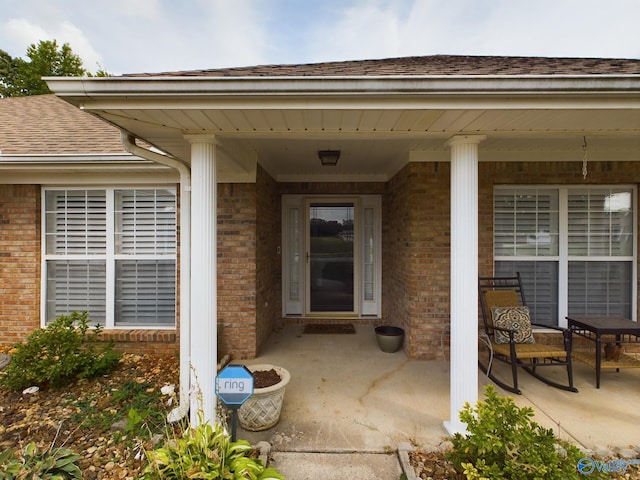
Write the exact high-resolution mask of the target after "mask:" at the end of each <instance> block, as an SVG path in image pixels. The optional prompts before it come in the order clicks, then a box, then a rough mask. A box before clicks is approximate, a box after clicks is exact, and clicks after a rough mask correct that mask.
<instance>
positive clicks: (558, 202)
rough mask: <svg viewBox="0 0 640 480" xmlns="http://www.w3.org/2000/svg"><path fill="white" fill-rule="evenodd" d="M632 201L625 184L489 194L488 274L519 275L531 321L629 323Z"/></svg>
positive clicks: (631, 309)
mask: <svg viewBox="0 0 640 480" xmlns="http://www.w3.org/2000/svg"><path fill="white" fill-rule="evenodd" d="M634 198H635V191H634V189H633V188H631V187H611V188H609V187H590V188H584V187H557V188H550V187H510V188H509V187H498V188H496V189H495V191H494V260H495V272H496V275H510V274H514V273H515V272H520V274H521V275H522V279H523V283H524V288H525V293H526V296H527V303H528V304H529V305H530V307H531V310H532V315H533V318H534V319H535V321H536V322H538V323H543V324H548V325H563V324H564V318H565V316H566V315H567V314H572V315H592V316H595V315H606V316H623V317H627V318H634V314H635V300H634V295H633V292H634V288H635V286H634V280H633V279H634V265H635V256H636V253H635V249H634V244H635V243H634V231H635V214H634V209H633V205H634V200H633V199H634Z"/></svg>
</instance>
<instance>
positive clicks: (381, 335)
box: [375, 325, 404, 353]
mask: <svg viewBox="0 0 640 480" xmlns="http://www.w3.org/2000/svg"><path fill="white" fill-rule="evenodd" d="M375 331H376V340H377V341H378V346H379V347H380V349H381V350H382V351H383V352H385V353H394V352H397V351H398V350H400V348H402V342H403V340H404V330H403V329H402V328H400V327H394V326H391V325H382V326H380V327H376V329H375Z"/></svg>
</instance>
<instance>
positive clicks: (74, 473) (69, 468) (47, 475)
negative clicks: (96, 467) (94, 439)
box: [0, 443, 82, 480]
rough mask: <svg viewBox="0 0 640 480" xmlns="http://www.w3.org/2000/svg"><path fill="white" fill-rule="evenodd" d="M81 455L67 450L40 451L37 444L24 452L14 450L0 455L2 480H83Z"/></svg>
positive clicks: (29, 446)
mask: <svg viewBox="0 0 640 480" xmlns="http://www.w3.org/2000/svg"><path fill="white" fill-rule="evenodd" d="M79 459H80V455H77V454H75V453H73V452H72V451H71V450H69V449H66V448H58V449H49V450H45V451H40V450H39V449H38V447H37V446H36V444H35V443H29V444H28V445H27V446H26V447H25V448H24V449H23V450H21V451H17V450H16V449H14V448H11V449H9V450H6V451H5V452H3V453H2V454H1V455H0V478H2V479H7V480H13V479H43V480H46V479H51V480H54V479H55V480H67V479H69V480H71V479H81V478H82V471H81V470H80V468H79V467H78V464H77V462H78V460H79Z"/></svg>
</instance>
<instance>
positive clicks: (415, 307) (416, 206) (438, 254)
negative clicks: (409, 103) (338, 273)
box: [382, 163, 451, 359]
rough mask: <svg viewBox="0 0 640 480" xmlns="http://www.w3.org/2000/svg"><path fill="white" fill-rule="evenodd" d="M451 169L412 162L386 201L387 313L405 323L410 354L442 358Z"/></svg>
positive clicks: (446, 315) (390, 188) (391, 320)
mask: <svg viewBox="0 0 640 480" xmlns="http://www.w3.org/2000/svg"><path fill="white" fill-rule="evenodd" d="M449 172H450V169H449V164H447V163H413V164H409V165H407V166H406V167H405V168H404V169H402V170H401V171H400V172H399V173H398V174H397V175H396V176H395V177H394V178H393V179H392V180H391V181H390V182H389V184H388V186H387V193H386V195H385V197H384V201H383V203H384V206H383V212H384V213H383V216H384V218H383V232H382V241H383V250H382V252H383V259H382V265H383V316H384V320H385V321H386V322H387V323H390V324H392V325H398V326H402V327H403V328H405V332H406V337H407V338H406V339H405V347H404V348H405V350H406V351H407V353H408V354H409V355H410V356H411V357H412V358H424V359H433V358H441V355H442V353H441V344H440V338H441V334H442V331H443V330H444V328H445V327H447V326H448V324H449V272H450V263H449V258H450V254H449V249H450V235H449V231H450V221H449V211H450V203H451V202H450V197H449Z"/></svg>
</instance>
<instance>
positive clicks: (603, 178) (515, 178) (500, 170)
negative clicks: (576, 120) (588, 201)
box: [478, 162, 640, 352]
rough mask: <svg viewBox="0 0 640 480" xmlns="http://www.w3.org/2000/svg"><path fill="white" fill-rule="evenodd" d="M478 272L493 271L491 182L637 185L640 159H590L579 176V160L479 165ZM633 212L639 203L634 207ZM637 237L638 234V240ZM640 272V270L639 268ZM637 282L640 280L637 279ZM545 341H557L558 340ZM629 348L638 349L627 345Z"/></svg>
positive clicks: (639, 177) (580, 164) (580, 166)
mask: <svg viewBox="0 0 640 480" xmlns="http://www.w3.org/2000/svg"><path fill="white" fill-rule="evenodd" d="M478 175H479V181H478V183H479V221H480V228H479V230H478V237H479V238H478V247H479V257H480V259H479V274H480V275H492V274H493V187H494V185H500V184H509V185H536V184H551V185H616V184H624V185H630V184H631V185H637V184H638V182H639V181H640V163H639V162H589V165H588V176H587V178H586V180H585V179H583V178H582V163H581V162H554V163H546V162H529V163H525V162H511V163H494V162H481V163H480V165H479V171H478ZM634 207H635V209H636V215H637V213H638V204H637V203H636V205H635V206H634ZM637 240H640V235H639V236H638V239H637ZM639 273H640V269H639ZM638 284H639V285H640V279H639V280H638ZM546 341H550V342H558V339H550V340H549V339H547V340H546ZM626 348H627V350H628V351H634V352H635V351H638V350H639V349H638V347H637V346H635V345H628V346H627V347H626Z"/></svg>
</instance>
